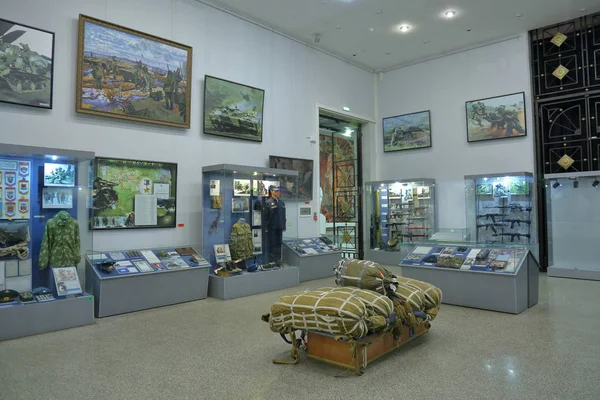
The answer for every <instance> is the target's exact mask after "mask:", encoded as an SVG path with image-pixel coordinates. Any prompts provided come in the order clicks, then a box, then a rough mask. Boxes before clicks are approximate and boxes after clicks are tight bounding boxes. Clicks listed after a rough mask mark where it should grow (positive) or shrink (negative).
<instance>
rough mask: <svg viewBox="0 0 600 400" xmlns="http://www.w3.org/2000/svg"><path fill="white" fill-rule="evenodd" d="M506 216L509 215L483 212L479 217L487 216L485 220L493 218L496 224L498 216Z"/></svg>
mask: <svg viewBox="0 0 600 400" xmlns="http://www.w3.org/2000/svg"><path fill="white" fill-rule="evenodd" d="M506 216H507V215H506V214H483V215H478V216H477V219H481V218H485V220H486V221H488V220H489V219H490V218H491V220H492V222H493V223H494V224H495V223H496V217H506Z"/></svg>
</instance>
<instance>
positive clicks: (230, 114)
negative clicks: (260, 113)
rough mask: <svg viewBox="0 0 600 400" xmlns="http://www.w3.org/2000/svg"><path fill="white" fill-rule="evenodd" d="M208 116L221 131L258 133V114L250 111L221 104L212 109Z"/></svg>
mask: <svg viewBox="0 0 600 400" xmlns="http://www.w3.org/2000/svg"><path fill="white" fill-rule="evenodd" d="M208 118H209V119H210V122H211V124H212V126H214V127H215V129H216V130H217V131H219V132H236V133H249V134H252V135H257V134H258V121H257V119H256V116H255V115H253V114H252V113H251V112H248V111H241V110H238V109H237V108H231V107H228V106H221V107H217V108H215V109H214V110H212V111H211V113H210V114H209V116H208Z"/></svg>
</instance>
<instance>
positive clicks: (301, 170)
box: [269, 156, 313, 201]
mask: <svg viewBox="0 0 600 400" xmlns="http://www.w3.org/2000/svg"><path fill="white" fill-rule="evenodd" d="M269 167H271V168H277V169H289V170H292V171H298V184H297V185H296V178H288V177H286V176H282V177H281V198H282V199H284V200H285V199H286V198H295V197H296V192H297V195H298V200H301V201H306V200H312V198H313V160H303V159H300V158H289V157H280V156H269ZM296 186H297V187H296Z"/></svg>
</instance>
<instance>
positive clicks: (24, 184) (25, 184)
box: [19, 180, 29, 194]
mask: <svg viewBox="0 0 600 400" xmlns="http://www.w3.org/2000/svg"><path fill="white" fill-rule="evenodd" d="M19 193H21V194H27V193H29V181H25V180H23V181H19Z"/></svg>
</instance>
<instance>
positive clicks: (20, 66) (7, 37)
mask: <svg viewBox="0 0 600 400" xmlns="http://www.w3.org/2000/svg"><path fill="white" fill-rule="evenodd" d="M53 81H54V33H53V32H49V31H46V30H43V29H39V28H34V27H32V26H27V25H23V24H20V23H18V22H13V21H8V20H6V19H2V18H0V102H4V103H13V104H19V105H24V106H31V107H39V108H52V89H53Z"/></svg>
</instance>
